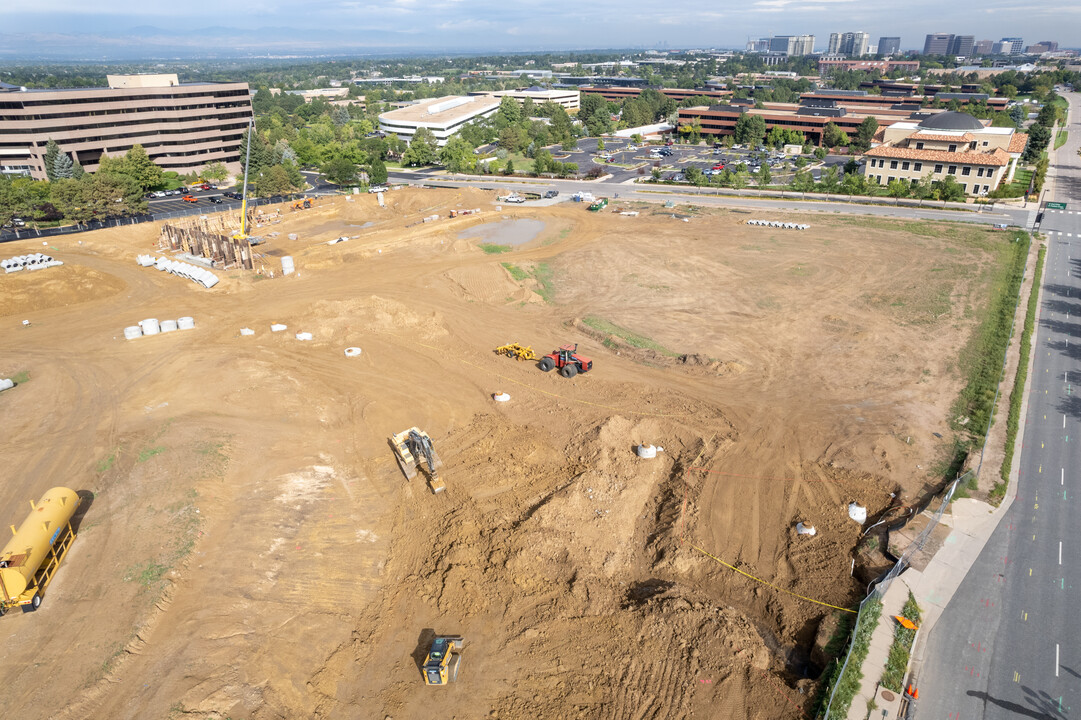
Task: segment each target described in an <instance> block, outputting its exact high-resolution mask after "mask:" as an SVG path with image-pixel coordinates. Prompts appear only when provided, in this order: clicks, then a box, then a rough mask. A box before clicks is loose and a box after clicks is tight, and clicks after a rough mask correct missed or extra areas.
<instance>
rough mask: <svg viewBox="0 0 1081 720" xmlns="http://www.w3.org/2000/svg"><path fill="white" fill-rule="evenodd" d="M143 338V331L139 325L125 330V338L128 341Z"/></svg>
mask: <svg viewBox="0 0 1081 720" xmlns="http://www.w3.org/2000/svg"><path fill="white" fill-rule="evenodd" d="M142 336H143V329H142V328H141V327H139V326H138V325H131V326H129V327H126V328H124V338H125V339H126V340H134V339H135V338H138V337H142Z"/></svg>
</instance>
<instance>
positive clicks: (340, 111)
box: [330, 105, 349, 127]
mask: <svg viewBox="0 0 1081 720" xmlns="http://www.w3.org/2000/svg"><path fill="white" fill-rule="evenodd" d="M330 119H331V120H333V121H334V124H335V125H337V126H338V127H345V126H346V125H348V124H349V109H348V108H346V107H344V106H342V105H335V106H334V109H333V110H331V111H330Z"/></svg>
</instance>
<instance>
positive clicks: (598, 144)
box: [597, 138, 604, 153]
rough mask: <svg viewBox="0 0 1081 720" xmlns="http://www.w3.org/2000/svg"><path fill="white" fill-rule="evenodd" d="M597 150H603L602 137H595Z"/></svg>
mask: <svg viewBox="0 0 1081 720" xmlns="http://www.w3.org/2000/svg"><path fill="white" fill-rule="evenodd" d="M597 152H599V153H601V152H604V138H597Z"/></svg>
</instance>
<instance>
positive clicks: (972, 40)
mask: <svg viewBox="0 0 1081 720" xmlns="http://www.w3.org/2000/svg"><path fill="white" fill-rule="evenodd" d="M975 44H976V37H975V36H974V35H954V37H953V42H952V43H951V44H950V52H949V54H950V55H957V56H960V57H971V56H972V48H973V46H974V45H975Z"/></svg>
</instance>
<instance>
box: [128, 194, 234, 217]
mask: <svg viewBox="0 0 1081 720" xmlns="http://www.w3.org/2000/svg"><path fill="white" fill-rule="evenodd" d="M223 192H226V191H225V190H192V191H191V192H188V193H182V194H180V195H170V196H168V197H163V198H149V199H148V200H147V204H148V205H149V206H150V213H151V214H154V215H157V214H163V213H170V212H183V211H189V210H191V208H192V207H201V208H205V209H206V211H207V212H214V211H216V210H222V209H224V208H226V207H230V206H232V207H240V201H239V200H231V199H230V198H227V197H225V196H224V195H222V193H223ZM184 195H191V196H192V197H194V198H195V199H196V201H195V202H193V203H191V202H187V201H185V200H184V199H183V198H184ZM213 197H217V198H221V200H222V202H221V204H218V203H215V202H211V200H210V198H213Z"/></svg>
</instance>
